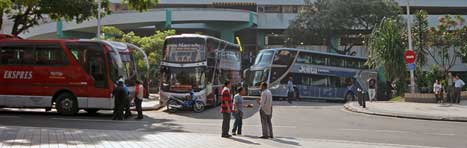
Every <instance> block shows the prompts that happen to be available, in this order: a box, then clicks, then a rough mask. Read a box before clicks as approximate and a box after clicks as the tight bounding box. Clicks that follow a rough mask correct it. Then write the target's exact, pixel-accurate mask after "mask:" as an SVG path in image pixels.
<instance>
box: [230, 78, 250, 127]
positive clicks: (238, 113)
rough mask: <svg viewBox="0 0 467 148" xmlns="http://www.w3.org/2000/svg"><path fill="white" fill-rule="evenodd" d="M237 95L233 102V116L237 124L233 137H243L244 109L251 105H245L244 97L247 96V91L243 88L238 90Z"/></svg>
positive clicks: (234, 125) (235, 124)
mask: <svg viewBox="0 0 467 148" xmlns="http://www.w3.org/2000/svg"><path fill="white" fill-rule="evenodd" d="M237 92H238V93H237V94H236V95H235V96H234V100H233V116H234V118H235V122H234V124H233V128H232V135H242V125H243V107H249V105H243V104H244V103H243V102H244V101H243V96H245V95H246V91H245V89H244V88H243V87H239V88H238V89H237Z"/></svg>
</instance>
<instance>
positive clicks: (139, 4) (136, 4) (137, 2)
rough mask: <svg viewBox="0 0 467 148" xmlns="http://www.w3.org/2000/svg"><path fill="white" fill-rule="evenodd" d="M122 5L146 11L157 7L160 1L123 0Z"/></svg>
mask: <svg viewBox="0 0 467 148" xmlns="http://www.w3.org/2000/svg"><path fill="white" fill-rule="evenodd" d="M122 3H124V4H127V5H128V8H130V9H134V10H138V11H145V10H147V9H149V8H153V7H155V6H156V4H157V3H159V0H123V1H122Z"/></svg>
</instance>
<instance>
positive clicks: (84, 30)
mask: <svg viewBox="0 0 467 148" xmlns="http://www.w3.org/2000/svg"><path fill="white" fill-rule="evenodd" d="M257 20H258V19H257V14H256V12H252V11H246V10H236V9H216V8H167V9H151V10H148V11H146V12H136V11H123V12H119V13H112V14H110V15H107V16H104V17H103V18H102V25H103V26H115V27H117V28H120V29H122V30H125V29H135V28H141V27H147V26H155V27H156V28H157V29H167V28H171V27H172V25H173V24H189V23H202V24H204V25H203V26H204V29H208V30H213V31H218V32H219V33H220V35H221V38H222V39H224V40H227V41H234V33H235V32H236V31H239V30H242V29H246V28H250V27H255V26H256V25H257ZM96 24H97V20H96V19H91V20H88V21H84V22H82V23H79V24H78V23H76V22H63V21H58V22H48V23H45V24H41V25H38V26H36V27H33V28H31V29H29V31H28V32H25V33H23V34H20V36H21V37H24V38H32V39H34V38H66V37H75V38H91V37H94V36H95V32H96V29H97V26H96Z"/></svg>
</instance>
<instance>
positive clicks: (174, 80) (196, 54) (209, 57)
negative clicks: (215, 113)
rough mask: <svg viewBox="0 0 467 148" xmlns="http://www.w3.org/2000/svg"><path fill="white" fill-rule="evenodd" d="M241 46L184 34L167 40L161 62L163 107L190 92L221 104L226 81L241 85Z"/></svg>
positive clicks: (209, 101) (211, 102)
mask: <svg viewBox="0 0 467 148" xmlns="http://www.w3.org/2000/svg"><path fill="white" fill-rule="evenodd" d="M240 70H241V58H240V47H239V46H238V45H235V44H233V43H230V42H227V41H224V40H221V39H217V38H214V37H211V36H206V35H197V34H182V35H174V36H169V37H167V38H166V39H165V43H164V49H163V60H162V62H161V67H160V72H161V77H160V79H161V81H160V82H161V84H160V100H161V104H163V105H165V104H166V103H167V100H168V97H169V96H174V97H185V96H187V95H189V93H190V92H191V91H194V92H195V93H194V95H195V96H197V97H199V98H200V99H201V100H202V101H203V102H204V103H205V104H206V105H212V106H215V105H218V104H219V103H220V101H219V100H220V97H219V96H220V95H219V94H220V91H221V87H222V84H223V83H224V82H225V80H230V81H231V82H232V84H234V85H239V84H240V81H241V80H240Z"/></svg>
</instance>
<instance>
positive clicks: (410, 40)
mask: <svg viewBox="0 0 467 148" xmlns="http://www.w3.org/2000/svg"><path fill="white" fill-rule="evenodd" d="M409 1H410V0H407V30H408V37H409V50H412V51H413V45H412V27H411V25H410V21H411V19H410V2H409ZM410 92H411V93H415V76H414V70H413V69H411V70H410Z"/></svg>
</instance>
